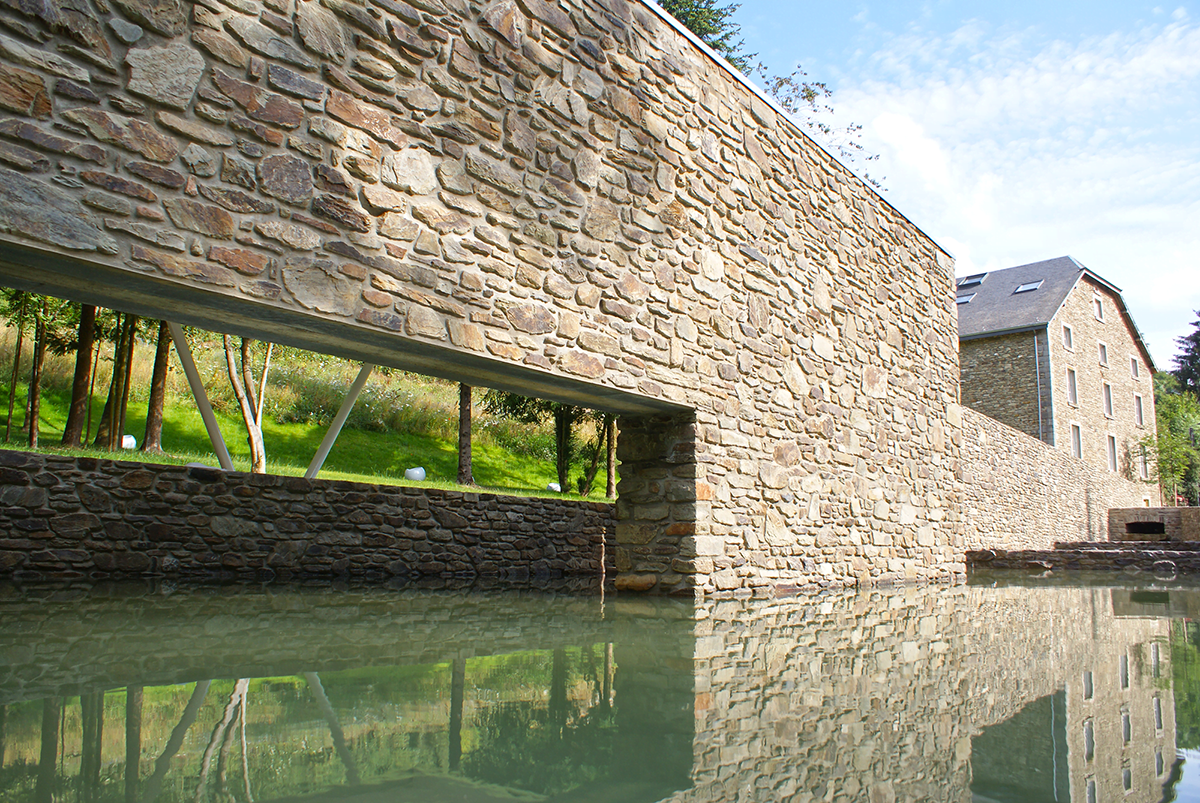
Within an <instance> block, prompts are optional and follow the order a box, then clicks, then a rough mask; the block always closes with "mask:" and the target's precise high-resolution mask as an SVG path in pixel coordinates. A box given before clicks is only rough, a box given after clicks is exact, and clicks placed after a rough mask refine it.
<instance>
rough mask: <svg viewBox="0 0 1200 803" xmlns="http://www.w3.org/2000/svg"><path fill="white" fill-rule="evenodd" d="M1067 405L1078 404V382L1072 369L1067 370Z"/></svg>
mask: <svg viewBox="0 0 1200 803" xmlns="http://www.w3.org/2000/svg"><path fill="white" fill-rule="evenodd" d="M1067 404H1072V405H1074V404H1079V382H1078V380H1077V379H1076V377H1075V369H1074V368H1068V369H1067Z"/></svg>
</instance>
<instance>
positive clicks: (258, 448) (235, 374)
mask: <svg viewBox="0 0 1200 803" xmlns="http://www.w3.org/2000/svg"><path fill="white" fill-rule="evenodd" d="M241 340H242V349H241V352H242V367H241V370H240V371H239V370H238V366H237V356H235V355H234V351H233V340H232V339H231V338H230V337H229V335H225V340H224V343H225V367H226V368H227V369H228V371H229V383H230V384H231V385H232V386H233V395H234V396H236V397H237V402H238V408H239V409H240V410H241V411H242V421H243V422H244V423H245V425H246V434H247V436H248V440H249V443H250V471H251V472H253V473H254V474H266V473H267V452H266V447H265V445H264V444H263V437H262V428H261V427H260V426H259V422H258V410H259V408H258V402H257V400H256V399H254V398H253V394H254V376H253V374H252V373H251V371H250V369H249V367H248V365H247V363H248V362H249V359H250V343H251V342H253V341H248V340H246V338H242V339H241ZM239 374H240V376H239ZM264 374H265V371H264ZM243 377H244V378H245V384H243ZM264 378H265V377H264ZM247 386H248V387H247ZM264 390H265V388H264Z"/></svg>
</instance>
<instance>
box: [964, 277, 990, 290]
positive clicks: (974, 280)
mask: <svg viewBox="0 0 1200 803" xmlns="http://www.w3.org/2000/svg"><path fill="white" fill-rule="evenodd" d="M987 277H988V275H987V274H986V273H976V274H974V275H971V276H964V277H962V278H961V279H959V280H958V286H959V289H961V288H964V287H975V286H977V285H980V284H983V280H984V279H986V278H987Z"/></svg>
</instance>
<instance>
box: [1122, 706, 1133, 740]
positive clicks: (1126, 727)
mask: <svg viewBox="0 0 1200 803" xmlns="http://www.w3.org/2000/svg"><path fill="white" fill-rule="evenodd" d="M1121 740H1122V741H1123V742H1125V744H1129V743H1130V742H1132V741H1133V720H1131V719H1130V718H1129V711H1127V710H1126V711H1122V712H1121Z"/></svg>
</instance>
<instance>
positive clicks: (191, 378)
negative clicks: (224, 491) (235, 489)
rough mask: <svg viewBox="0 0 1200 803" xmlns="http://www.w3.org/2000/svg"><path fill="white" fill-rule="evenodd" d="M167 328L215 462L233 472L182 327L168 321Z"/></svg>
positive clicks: (227, 451)
mask: <svg viewBox="0 0 1200 803" xmlns="http://www.w3.org/2000/svg"><path fill="white" fill-rule="evenodd" d="M167 326H168V327H169V328H170V330H171V340H172V341H174V343H175V353H176V354H178V355H179V362H180V363H182V364H183V372H184V373H185V374H187V379H188V384H189V385H191V388H192V397H193V398H195V400H196V407H197V408H199V410H200V417H201V418H202V419H204V428H205V429H206V430H208V439H209V440H210V441H212V447H213V451H214V452H216V453H217V460H218V461H219V462H220V463H221V468H223V469H225V470H226V471H233V461H232V460H230V459H229V450H228V449H226V448H225V439H224V438H223V437H221V428H220V427H219V426H217V417H216V416H215V415H213V409H212V405H211V404H209V403H208V394H207V393H205V392H204V383H203V382H201V381H200V372H199V371H197V370H196V361H195V360H193V359H192V347H191V346H189V345H188V342H187V339H186V338H185V337H184V336H183V327H181V326H180V325H179V324H177V323H171V322H170V321H167Z"/></svg>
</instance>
